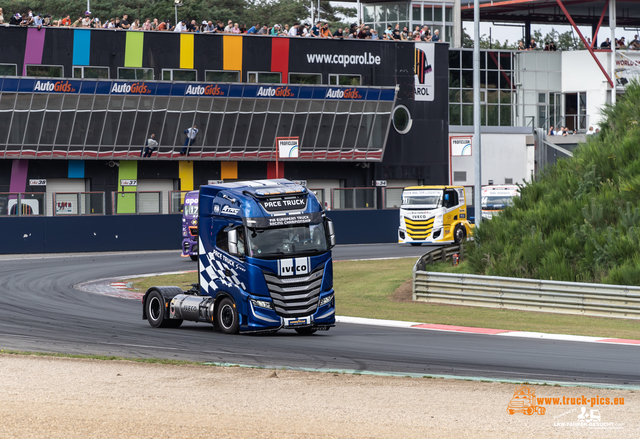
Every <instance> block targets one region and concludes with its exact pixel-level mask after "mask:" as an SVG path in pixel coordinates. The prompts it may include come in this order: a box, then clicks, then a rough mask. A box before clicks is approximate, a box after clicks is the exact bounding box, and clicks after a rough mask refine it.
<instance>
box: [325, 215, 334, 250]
mask: <svg viewBox="0 0 640 439" xmlns="http://www.w3.org/2000/svg"><path fill="white" fill-rule="evenodd" d="M325 228H326V233H327V241H328V242H329V248H333V247H335V246H336V233H335V231H334V229H333V221H331V220H330V219H326V220H325Z"/></svg>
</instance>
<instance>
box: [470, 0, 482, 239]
mask: <svg viewBox="0 0 640 439" xmlns="http://www.w3.org/2000/svg"><path fill="white" fill-rule="evenodd" d="M479 3H480V2H479V0H473V30H474V36H473V142H474V144H473V149H472V151H473V156H474V158H473V169H474V174H475V184H474V190H473V208H474V211H475V220H474V223H475V225H476V227H480V222H481V221H482V202H481V201H482V198H481V196H482V174H481V168H482V164H481V156H480V151H481V148H480V145H481V140H480V109H481V106H480V4H479Z"/></svg>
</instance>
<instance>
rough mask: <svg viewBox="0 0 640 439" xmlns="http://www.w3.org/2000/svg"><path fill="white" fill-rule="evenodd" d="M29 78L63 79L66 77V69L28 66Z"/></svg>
mask: <svg viewBox="0 0 640 439" xmlns="http://www.w3.org/2000/svg"><path fill="white" fill-rule="evenodd" d="M26 73H27V76H38V77H44V78H62V77H64V74H63V73H64V67H62V66H40V65H27V68H26Z"/></svg>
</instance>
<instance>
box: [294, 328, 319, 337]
mask: <svg viewBox="0 0 640 439" xmlns="http://www.w3.org/2000/svg"><path fill="white" fill-rule="evenodd" d="M316 331H317V329H316V328H296V332H297V333H298V334H300V335H311V334H315V332H316Z"/></svg>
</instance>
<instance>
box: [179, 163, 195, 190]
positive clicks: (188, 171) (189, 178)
mask: <svg viewBox="0 0 640 439" xmlns="http://www.w3.org/2000/svg"><path fill="white" fill-rule="evenodd" d="M178 176H179V177H180V190H181V191H192V190H193V162H191V161H182V162H178Z"/></svg>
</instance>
